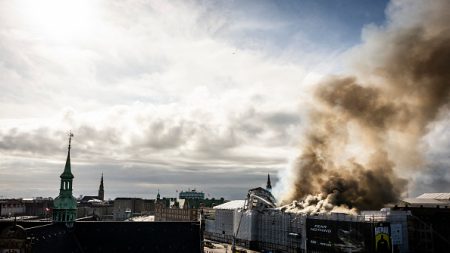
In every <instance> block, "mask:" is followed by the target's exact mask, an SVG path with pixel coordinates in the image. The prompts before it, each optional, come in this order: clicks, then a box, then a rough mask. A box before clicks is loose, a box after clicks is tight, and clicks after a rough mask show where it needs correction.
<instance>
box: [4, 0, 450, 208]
mask: <svg viewBox="0 0 450 253" xmlns="http://www.w3.org/2000/svg"><path fill="white" fill-rule="evenodd" d="M403 2H404V1H393V2H388V1H368V0H365V1H346V2H343V1H313V0H303V1H287V2H283V3H281V2H278V1H217V2H209V1H174V2H166V1H149V2H144V3H141V2H139V3H138V2H127V1H118V2H114V3H111V2H107V1H77V2H72V1H67V2H65V1H62V2H61V1H54V0H44V1H39V2H37V1H20V0H18V1H7V2H2V3H0V88H1V90H2V93H1V94H0V105H1V106H0V160H1V162H0V192H1V194H0V195H4V196H5V197H38V196H42V197H56V196H57V194H58V185H59V178H58V176H59V174H60V172H61V170H62V169H63V167H64V159H65V155H66V146H67V143H66V134H67V132H68V131H69V130H71V131H73V132H74V135H75V137H74V139H73V145H72V171H73V174H74V176H75V179H74V187H73V188H74V196H79V195H91V194H95V193H96V192H97V190H98V183H99V180H100V176H101V174H102V173H104V180H105V198H106V199H109V198H112V199H114V198H115V197H125V196H130V197H142V198H154V197H155V196H156V194H157V191H158V189H159V190H160V192H161V194H162V195H163V196H174V195H175V194H176V193H177V192H176V191H178V192H179V191H181V190H188V189H189V188H190V189H193V188H196V189H197V190H201V191H204V192H205V193H209V194H210V196H211V197H216V198H220V197H224V198H225V199H243V198H244V197H245V194H246V192H247V190H248V189H249V188H251V187H257V186H264V185H265V183H266V177H267V174H268V173H270V175H271V179H272V181H273V182H272V186H273V187H274V188H273V192H274V195H275V196H277V195H278V194H280V192H281V191H282V190H283V189H282V187H280V184H279V182H280V181H279V179H280V178H281V177H282V176H284V175H285V173H286V171H287V170H288V168H289V167H291V166H292V163H293V162H294V161H295V159H296V158H297V157H298V155H299V150H300V146H301V145H302V141H303V134H304V131H305V128H306V126H307V125H308V123H309V120H310V119H308V111H307V110H306V109H305V108H306V107H307V105H308V104H310V103H311V96H312V95H311V94H312V91H313V90H314V89H315V87H316V83H318V82H319V81H320V80H321V79H322V78H323V77H325V76H327V75H330V74H331V75H338V74H345V73H348V72H349V71H350V68H351V65H352V64H353V63H354V62H355V55H354V52H355V51H357V50H358V49H359V48H360V47H362V45H364V43H366V42H367V40H368V38H369V37H370V35H371V34H373V33H375V32H376V31H378V30H383V29H384V28H385V27H387V26H389V24H391V23H392V22H393V14H396V13H397V14H398V13H400V12H401V11H399V10H398V8H399V7H398V6H401V5H402V3H403ZM417 15H419V14H417ZM403 22H404V23H405V24H406V25H407V24H409V22H414V21H410V20H407V19H405V20H404V21H403ZM444 113H446V114H445V115H444V116H442V117H440V118H439V119H438V120H437V121H435V122H433V123H432V124H430V125H427V128H428V131H427V134H426V135H425V136H424V138H422V139H421V143H420V147H421V148H422V149H423V156H424V163H423V165H421V166H422V167H423V168H422V169H411V170H408V173H409V174H407V175H401V176H402V177H404V178H406V179H407V180H408V181H409V182H410V184H409V186H408V191H407V192H408V194H410V195H412V196H413V195H418V194H419V193H422V192H437V191H442V192H448V191H450V188H448V185H449V184H448V183H449V182H450V174H449V172H448V168H449V166H450V160H449V155H448V154H449V153H450V144H449V143H450V141H449V138H450V131H449V130H450V116H449V114H448V113H447V112H444Z"/></svg>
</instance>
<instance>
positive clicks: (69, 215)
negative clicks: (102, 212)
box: [53, 132, 77, 226]
mask: <svg viewBox="0 0 450 253" xmlns="http://www.w3.org/2000/svg"><path fill="white" fill-rule="evenodd" d="M72 137H73V134H72V132H70V133H69V147H68V151H67V159H66V165H65V166H64V172H63V173H62V174H61V175H60V178H61V186H60V188H59V196H58V197H56V198H55V200H54V201H53V222H64V223H66V224H67V225H68V226H71V225H72V224H73V222H74V220H75V218H76V215H77V201H76V199H75V198H74V197H73V196H72V181H73V178H74V176H73V174H72V171H71V170H72V168H71V164H70V148H71V143H72Z"/></svg>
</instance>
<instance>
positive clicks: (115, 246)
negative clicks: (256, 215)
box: [0, 221, 201, 253]
mask: <svg viewBox="0 0 450 253" xmlns="http://www.w3.org/2000/svg"><path fill="white" fill-rule="evenodd" d="M7 223H8V224H7ZM18 224H19V225H21V226H22V227H23V228H24V230H25V233H26V237H27V238H28V239H27V240H28V242H29V243H30V245H31V249H32V252H35V253H40V252H161V253H170V252H187V253H189V252H196V253H198V252H200V249H201V245H200V244H201V235H200V232H201V231H200V224H199V223H198V222H96V221H83V222H76V223H75V224H74V226H73V228H67V227H66V226H65V225H63V224H52V223H38V222H21V223H18ZM12 225H14V224H13V223H11V222H0V231H1V230H2V229H5V228H6V227H8V226H12ZM1 250H3V249H1Z"/></svg>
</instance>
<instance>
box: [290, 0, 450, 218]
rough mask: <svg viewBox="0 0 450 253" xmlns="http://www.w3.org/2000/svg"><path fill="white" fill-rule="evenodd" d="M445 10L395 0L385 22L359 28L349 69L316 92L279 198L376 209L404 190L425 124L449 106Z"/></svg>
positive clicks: (440, 5)
mask: <svg viewBox="0 0 450 253" xmlns="http://www.w3.org/2000/svg"><path fill="white" fill-rule="evenodd" d="M448 10H450V2H449V1H446V0H443V1H403V0H400V1H393V2H392V3H391V4H390V6H389V7H388V10H387V16H388V22H387V24H386V25H385V26H384V27H368V28H367V29H366V30H365V31H364V32H363V39H364V42H363V44H362V45H361V46H359V47H357V48H355V49H354V50H353V51H351V53H350V57H351V59H352V61H353V65H354V68H353V73H350V74H348V75H342V76H330V77H328V78H325V79H324V80H323V81H322V82H321V83H320V84H319V85H318V86H317V88H316V90H315V93H314V95H315V100H314V104H312V105H311V108H310V110H309V121H310V125H309V126H308V129H307V130H306V132H305V133H304V135H305V136H304V137H305V141H304V142H303V143H302V144H301V146H302V149H301V153H300V155H299V156H298V159H297V162H296V164H295V166H293V168H292V170H293V174H294V175H295V178H294V179H293V180H291V181H289V182H290V184H291V185H290V187H288V188H289V189H290V190H289V191H288V192H286V193H285V195H284V196H283V203H290V202H292V201H293V200H303V202H299V203H297V205H298V208H300V209H304V208H306V207H308V204H307V203H310V205H317V203H319V202H320V201H322V202H324V201H325V200H326V201H325V202H326V205H323V206H320V207H319V209H318V210H316V211H330V210H333V208H334V207H335V206H340V207H346V208H356V209H377V208H381V207H383V206H384V205H385V204H387V203H393V202H396V201H397V200H398V199H399V198H400V197H401V196H402V194H403V193H405V191H406V189H407V183H408V182H407V180H406V179H405V178H404V177H405V176H406V175H408V172H410V171H415V170H417V169H420V168H421V167H422V165H423V164H424V159H423V156H422V152H423V150H422V149H421V145H420V144H421V140H422V138H423V137H424V135H425V134H427V132H428V129H427V127H428V126H429V124H430V123H432V122H434V121H436V120H438V119H439V118H440V117H441V116H443V115H444V114H445V113H446V112H448V110H449V104H450V83H449V82H450V71H449V68H448V64H449V63H450V15H448ZM399 175H400V176H399ZM311 195H314V196H316V199H315V201H312V202H311V201H310V200H311Z"/></svg>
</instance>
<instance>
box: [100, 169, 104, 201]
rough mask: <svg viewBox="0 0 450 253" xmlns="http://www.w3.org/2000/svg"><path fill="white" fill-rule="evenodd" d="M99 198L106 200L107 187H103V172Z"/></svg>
mask: <svg viewBox="0 0 450 253" xmlns="http://www.w3.org/2000/svg"><path fill="white" fill-rule="evenodd" d="M98 198H99V199H100V200H105V189H104V188H103V172H102V177H101V179H100V187H99V188H98Z"/></svg>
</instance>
